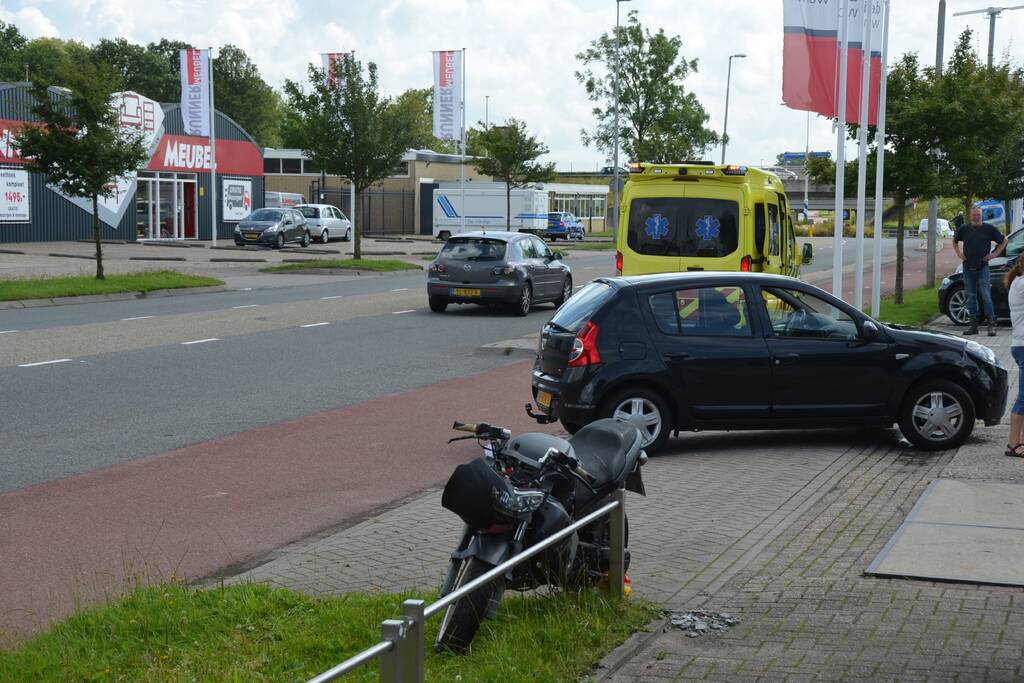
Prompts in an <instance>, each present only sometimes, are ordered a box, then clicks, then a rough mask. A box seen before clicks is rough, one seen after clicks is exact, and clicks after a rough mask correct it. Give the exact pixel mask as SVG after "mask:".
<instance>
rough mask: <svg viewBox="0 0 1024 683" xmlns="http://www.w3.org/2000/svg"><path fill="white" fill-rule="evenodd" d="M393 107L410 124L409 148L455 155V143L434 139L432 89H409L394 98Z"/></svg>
mask: <svg viewBox="0 0 1024 683" xmlns="http://www.w3.org/2000/svg"><path fill="white" fill-rule="evenodd" d="M395 106H396V107H398V108H399V109H402V110H403V111H404V113H403V115H404V116H407V117H408V118H409V120H410V121H411V122H412V128H411V129H410V131H411V133H412V142H411V143H410V144H409V146H410V147H414V148H416V149H432V150H434V151H435V152H440V153H442V154H455V153H456V151H457V150H456V147H457V143H456V142H455V141H454V140H441V139H439V138H436V137H434V89H433V88H410V89H409V90H406V91H405V92H404V93H402V94H401V95H399V96H398V97H396V98H395Z"/></svg>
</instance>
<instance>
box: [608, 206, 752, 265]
mask: <svg viewBox="0 0 1024 683" xmlns="http://www.w3.org/2000/svg"><path fill="white" fill-rule="evenodd" d="M738 241H739V205H738V204H737V203H736V202H734V201H729V200H725V199H707V198H703V197H685V198H684V197H647V198H639V199H634V200H633V201H632V202H631V203H630V206H629V231H628V233H627V235H626V243H627V244H628V245H629V248H630V249H632V250H633V251H635V252H637V253H638V254H644V255H647V256H704V257H709V258H717V257H721V256H728V255H729V254H731V253H732V252H734V251H736V247H737V244H738Z"/></svg>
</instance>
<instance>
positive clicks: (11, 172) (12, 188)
mask: <svg viewBox="0 0 1024 683" xmlns="http://www.w3.org/2000/svg"><path fill="white" fill-rule="evenodd" d="M31 218H32V217H31V212H30V211H29V185H28V171H19V170H16V169H11V168H0V222H2V223H28V222H29V221H30V220H31Z"/></svg>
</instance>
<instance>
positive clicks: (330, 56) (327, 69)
mask: <svg viewBox="0 0 1024 683" xmlns="http://www.w3.org/2000/svg"><path fill="white" fill-rule="evenodd" d="M320 57H321V58H322V59H323V62H324V75H325V76H327V82H328V83H330V84H331V85H333V86H337V85H338V77H337V76H335V74H334V65H335V64H339V63H340V62H341V61H342V60H343V59H345V57H348V53H346V52H321V53H320Z"/></svg>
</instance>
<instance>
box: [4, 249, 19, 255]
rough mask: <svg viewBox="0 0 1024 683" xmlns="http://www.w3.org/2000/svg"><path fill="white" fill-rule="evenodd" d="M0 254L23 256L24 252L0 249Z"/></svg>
mask: <svg viewBox="0 0 1024 683" xmlns="http://www.w3.org/2000/svg"><path fill="white" fill-rule="evenodd" d="M0 254H21V255H22V256H24V255H25V252H23V251H21V250H20V249H0Z"/></svg>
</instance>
